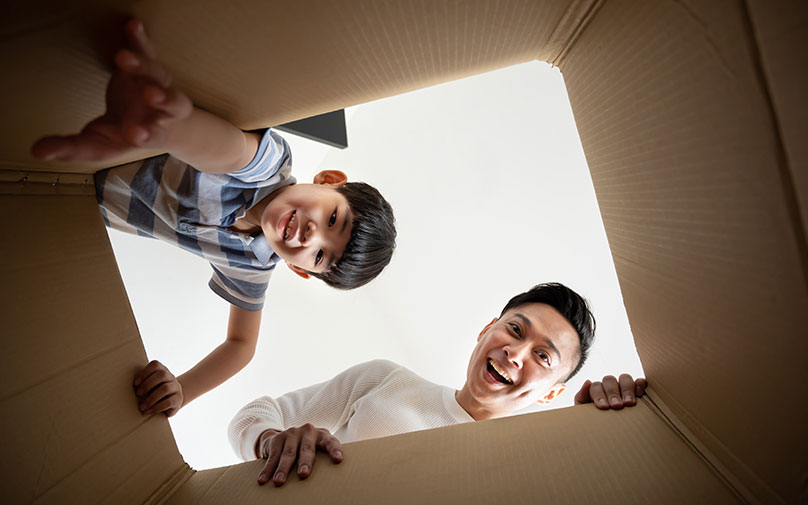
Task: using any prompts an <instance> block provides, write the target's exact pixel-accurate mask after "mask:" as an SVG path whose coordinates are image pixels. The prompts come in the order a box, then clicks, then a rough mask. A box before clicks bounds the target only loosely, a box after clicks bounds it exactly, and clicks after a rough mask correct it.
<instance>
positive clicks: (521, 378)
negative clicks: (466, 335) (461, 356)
mask: <svg viewBox="0 0 808 505" xmlns="http://www.w3.org/2000/svg"><path fill="white" fill-rule="evenodd" d="M579 348H580V339H579V338H578V334H577V333H576V332H575V328H573V327H572V325H571V324H570V323H569V321H567V320H566V319H565V318H564V316H562V315H561V314H560V313H559V312H558V311H557V310H555V309H554V308H553V307H551V306H549V305H546V304H543V303H530V304H526V305H521V306H519V307H515V308H513V309H510V310H508V311H507V312H506V313H505V314H503V315H502V317H500V318H499V319H495V320H494V321H492V322H491V323H490V324H489V325H488V326H486V327H485V329H484V330H483V331H482V333H480V336H479V338H478V341H477V346H476V347H475V348H474V352H473V353H472V355H471V359H470V360H469V366H468V370H467V372H466V384H465V386H464V389H465V390H467V392H468V393H469V394H470V396H471V397H472V398H473V399H474V401H475V402H476V403H478V404H479V405H480V406H482V407H483V408H485V409H486V410H488V411H490V412H491V413H492V414H493V417H500V416H506V415H510V414H512V413H513V412H515V411H517V410H520V409H522V408H525V407H527V406H529V405H531V404H533V403H535V402H537V401H538V402H546V401H549V400H552V399H553V398H555V397H556V396H557V395H558V394H560V393H561V391H563V389H564V388H563V380H564V379H565V378H566V376H567V375H569V373H570V372H571V371H572V369H573V368H574V367H575V366H576V365H577V363H578V359H579V358H578V353H579Z"/></svg>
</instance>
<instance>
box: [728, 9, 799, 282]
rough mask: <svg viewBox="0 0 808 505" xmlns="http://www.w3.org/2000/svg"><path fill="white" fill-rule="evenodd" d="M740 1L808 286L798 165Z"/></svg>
mask: <svg viewBox="0 0 808 505" xmlns="http://www.w3.org/2000/svg"><path fill="white" fill-rule="evenodd" d="M741 3H742V6H743V9H742V10H743V14H744V16H743V22H744V24H745V25H746V31H747V33H748V34H749V36H748V37H747V40H749V45H750V51H749V52H750V53H751V54H752V56H753V61H752V63H753V65H754V68H755V73H757V77H758V80H759V81H760V86H761V88H762V89H763V97H764V99H765V100H766V103H767V104H768V106H769V113H770V115H771V125H772V129H773V130H774V133H775V138H776V139H777V168H778V170H779V172H780V182H781V183H782V186H783V197H784V198H783V201H784V202H785V205H786V209H787V211H788V214H789V217H790V218H791V223H792V228H793V229H794V238H795V241H796V242H797V248H798V249H799V257H800V261H801V262H802V275H803V279H804V280H805V285H806V287H808V240H806V236H805V233H806V232H805V230H806V224H807V223H804V222H803V219H802V213H801V212H800V198H799V195H798V194H797V180H796V178H795V175H794V170H798V167H795V166H792V165H791V163H789V159H788V154H787V149H786V138H785V135H784V132H783V121H782V118H781V117H779V116H780V115H779V114H778V113H777V107H776V104H775V102H774V90H773V88H772V83H771V80H770V77H769V75H768V74H767V73H766V69H765V67H764V65H763V50H762V48H761V43H760V40H759V37H758V31H757V30H755V23H754V20H753V18H752V12H751V10H750V8H749V2H748V1H744V2H741Z"/></svg>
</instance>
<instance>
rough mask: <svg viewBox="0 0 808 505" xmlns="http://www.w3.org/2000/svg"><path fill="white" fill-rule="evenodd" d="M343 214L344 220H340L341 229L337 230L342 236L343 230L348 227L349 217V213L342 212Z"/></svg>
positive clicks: (347, 211)
mask: <svg viewBox="0 0 808 505" xmlns="http://www.w3.org/2000/svg"><path fill="white" fill-rule="evenodd" d="M344 214H345V219H343V220H342V228H340V229H339V232H340V234H342V232H344V231H345V228H346V227H347V226H348V218H350V217H351V211H349V210H346V211H345V212H344Z"/></svg>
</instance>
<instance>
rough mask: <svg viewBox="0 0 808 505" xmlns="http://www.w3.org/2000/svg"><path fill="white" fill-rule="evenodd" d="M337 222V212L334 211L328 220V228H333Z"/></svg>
mask: <svg viewBox="0 0 808 505" xmlns="http://www.w3.org/2000/svg"><path fill="white" fill-rule="evenodd" d="M336 222H337V211H336V210H335V211H334V213H333V214H331V219H329V220H328V226H329V227H331V226H334V223H336Z"/></svg>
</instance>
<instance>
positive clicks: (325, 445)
mask: <svg viewBox="0 0 808 505" xmlns="http://www.w3.org/2000/svg"><path fill="white" fill-rule="evenodd" d="M317 447H319V448H320V449H322V450H323V451H325V452H327V453H328V455H329V456H330V457H331V461H333V462H334V463H340V462H341V461H342V459H343V454H342V444H340V443H339V440H338V439H337V437H335V436H334V435H332V434H331V433H329V432H328V430H321V435H320V438H319V440H318V441H317Z"/></svg>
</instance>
